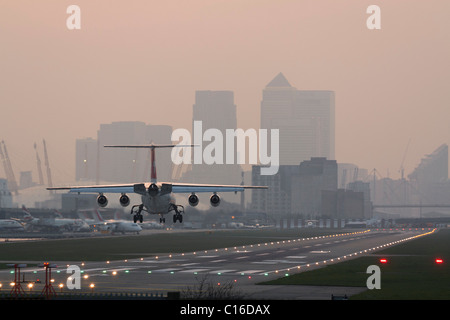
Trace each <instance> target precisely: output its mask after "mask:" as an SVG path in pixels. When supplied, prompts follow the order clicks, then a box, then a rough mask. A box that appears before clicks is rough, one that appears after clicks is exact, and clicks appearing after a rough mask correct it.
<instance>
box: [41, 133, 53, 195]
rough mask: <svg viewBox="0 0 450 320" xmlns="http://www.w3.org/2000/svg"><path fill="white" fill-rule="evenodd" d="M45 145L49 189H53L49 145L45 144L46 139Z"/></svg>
mask: <svg viewBox="0 0 450 320" xmlns="http://www.w3.org/2000/svg"><path fill="white" fill-rule="evenodd" d="M43 143H44V157H45V166H46V168H47V179H48V187H49V188H51V187H53V182H52V173H51V171H50V163H49V161H48V154H47V145H46V144H45V139H43Z"/></svg>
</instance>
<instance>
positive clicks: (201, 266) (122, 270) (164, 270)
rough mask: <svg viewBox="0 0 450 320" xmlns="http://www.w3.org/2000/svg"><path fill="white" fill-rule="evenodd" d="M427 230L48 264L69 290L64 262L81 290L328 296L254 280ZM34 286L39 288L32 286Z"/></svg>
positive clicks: (1, 274) (40, 274)
mask: <svg viewBox="0 0 450 320" xmlns="http://www.w3.org/2000/svg"><path fill="white" fill-rule="evenodd" d="M426 232H429V230H427V229H426V230H422V229H420V230H411V231H410V230H405V231H402V230H399V231H362V232H351V233H342V234H335V235H329V236H321V237H311V238H298V239H291V240H280V241H273V242H264V243H259V244H255V245H248V246H240V247H228V248H217V249H213V250H206V251H198V252H186V253H179V254H162V255H158V256H153V257H136V258H135V259H128V260H116V261H103V262H85V263H82V262H66V261H64V262H55V263H56V265H57V266H58V267H57V268H54V269H52V277H53V278H54V282H53V287H54V288H55V290H56V291H57V292H58V290H59V289H58V285H59V284H63V285H64V288H63V289H62V290H64V291H67V290H68V289H67V288H66V283H67V279H68V277H69V276H70V275H71V274H68V273H67V266H69V265H75V266H78V267H80V269H81V277H82V280H81V289H73V290H79V291H80V292H82V291H90V290H95V292H152V293H158V294H167V293H168V292H177V291H178V292H186V291H187V290H188V289H194V288H196V287H197V286H198V284H199V283H200V282H201V281H202V280H204V281H205V283H206V282H207V283H210V284H211V285H213V286H224V285H227V284H230V283H231V284H232V285H233V288H234V289H235V290H236V291H239V292H241V293H242V294H243V295H244V297H245V298H246V299H308V298H311V299H316V298H317V299H322V298H325V297H327V298H328V299H329V297H330V292H328V291H327V290H330V289H327V288H323V291H324V292H322V293H320V292H314V289H313V288H309V289H308V288H306V292H304V291H302V290H301V288H299V286H283V287H279V286H261V285H255V284H256V283H259V282H262V281H266V280H270V279H275V278H279V277H282V276H285V275H292V274H293V273H296V272H302V271H306V270H310V269H311V268H317V267H321V266H323V265H326V264H330V263H338V262H340V261H345V260H346V259H351V258H355V257H358V256H361V255H364V254H370V253H374V252H376V251H377V250H380V249H383V248H386V247H387V246H391V245H395V244H397V243H400V242H403V241H407V240H410V239H412V238H413V237H415V236H417V235H419V234H423V233H426ZM21 274H22V276H23V277H24V279H25V280H33V281H34V280H35V279H38V278H40V279H41V280H43V279H44V277H45V273H44V271H43V268H23V269H22V270H21ZM13 277H14V275H12V274H11V270H1V271H0V281H1V282H2V283H3V288H4V290H5V284H6V283H8V282H9V281H10V280H11V278H13ZM7 279H9V280H7ZM90 284H94V285H95V287H94V289H91V288H90V287H89V286H90ZM40 288H42V286H41V287H40ZM33 290H36V291H38V290H41V289H39V286H38V285H36V287H35V288H34V289H33ZM348 290H353V291H354V292H353V291H352V292H349V293H346V294H353V293H356V292H358V291H361V288H353V289H350V288H349V289H348ZM336 293H340V292H335V294H336Z"/></svg>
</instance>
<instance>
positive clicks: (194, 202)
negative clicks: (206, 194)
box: [188, 194, 198, 207]
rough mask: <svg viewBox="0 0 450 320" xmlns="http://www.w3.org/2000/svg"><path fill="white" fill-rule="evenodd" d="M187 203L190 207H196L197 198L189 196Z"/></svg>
mask: <svg viewBox="0 0 450 320" xmlns="http://www.w3.org/2000/svg"><path fill="white" fill-rule="evenodd" d="M188 201H189V204H190V205H191V206H193V207H195V206H196V205H198V197H197V195H195V194H191V195H190V196H189V199H188Z"/></svg>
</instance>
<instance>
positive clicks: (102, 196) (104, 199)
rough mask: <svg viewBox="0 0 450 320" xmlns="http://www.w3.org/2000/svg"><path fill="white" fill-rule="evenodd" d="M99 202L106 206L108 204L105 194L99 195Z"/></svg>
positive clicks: (100, 204)
mask: <svg viewBox="0 0 450 320" xmlns="http://www.w3.org/2000/svg"><path fill="white" fill-rule="evenodd" d="M97 203H98V205H99V206H100V207H102V208H104V207H106V206H107V205H108V198H106V197H105V196H104V195H103V194H100V195H98V197H97Z"/></svg>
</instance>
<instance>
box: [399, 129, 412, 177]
mask: <svg viewBox="0 0 450 320" xmlns="http://www.w3.org/2000/svg"><path fill="white" fill-rule="evenodd" d="M410 143H411V138H409V141H408V144H407V145H406V150H405V153H403V159H402V163H401V164H400V169H399V170H398V171H399V172H400V174H401V177H402V180H403V179H404V176H405V168H404V167H403V163H404V162H405V158H406V153H407V152H408V148H409V144H410Z"/></svg>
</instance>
